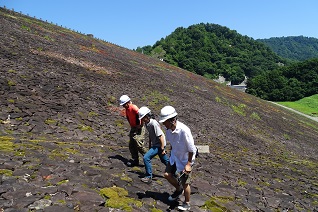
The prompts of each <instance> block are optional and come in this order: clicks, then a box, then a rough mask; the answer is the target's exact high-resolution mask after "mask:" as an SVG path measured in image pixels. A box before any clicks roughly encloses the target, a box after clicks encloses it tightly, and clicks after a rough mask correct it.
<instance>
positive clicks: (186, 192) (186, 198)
mask: <svg viewBox="0 0 318 212" xmlns="http://www.w3.org/2000/svg"><path fill="white" fill-rule="evenodd" d="M182 186H183V190H184V201H185V202H187V203H189V202H190V194H191V188H190V185H189V184H183V185H182Z"/></svg>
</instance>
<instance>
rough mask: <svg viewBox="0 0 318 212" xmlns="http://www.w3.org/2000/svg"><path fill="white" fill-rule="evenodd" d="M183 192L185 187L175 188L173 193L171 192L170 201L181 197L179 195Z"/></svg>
mask: <svg viewBox="0 0 318 212" xmlns="http://www.w3.org/2000/svg"><path fill="white" fill-rule="evenodd" d="M182 193H183V189H180V190H179V191H178V190H175V192H173V194H171V195H170V196H169V198H168V200H169V201H174V200H176V199H178V198H179V196H180V195H181V194H182Z"/></svg>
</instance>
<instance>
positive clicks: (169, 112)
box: [159, 106, 197, 211]
mask: <svg viewBox="0 0 318 212" xmlns="http://www.w3.org/2000/svg"><path fill="white" fill-rule="evenodd" d="M177 115H178V114H177V112H176V110H175V109H174V108H173V107H172V106H165V107H163V108H162V109H161V112H160V119H159V122H160V123H162V124H163V125H164V126H165V127H166V139H167V141H169V142H170V144H171V148H172V149H171V153H170V163H168V165H167V167H166V170H165V173H164V177H165V178H166V179H167V180H168V182H169V183H170V184H171V185H173V186H174V187H175V189H176V190H175V192H174V193H173V194H172V195H170V196H169V201H174V200H176V199H178V197H179V196H180V195H181V194H182V193H183V192H184V197H185V201H184V203H183V204H182V205H179V206H178V209H179V210H183V211H186V210H190V194H191V189H190V183H191V173H192V172H191V171H192V165H193V163H194V160H195V155H196V152H197V148H196V146H195V145H194V140H193V137H192V133H191V130H190V129H189V128H188V127H187V126H186V125H185V124H183V123H181V122H180V121H178V120H177ZM179 182H180V183H181V185H182V186H180V183H179Z"/></svg>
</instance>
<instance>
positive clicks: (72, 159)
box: [0, 8, 318, 211]
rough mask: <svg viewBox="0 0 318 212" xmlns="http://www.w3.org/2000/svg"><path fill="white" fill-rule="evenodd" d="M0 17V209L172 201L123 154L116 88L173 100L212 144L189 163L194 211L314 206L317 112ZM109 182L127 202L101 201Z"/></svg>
mask: <svg viewBox="0 0 318 212" xmlns="http://www.w3.org/2000/svg"><path fill="white" fill-rule="evenodd" d="M0 19H1V23H2V24H1V26H0V30H1V32H2V33H1V34H0V38H1V39H0V46H1V49H0V61H1V63H0V69H1V72H2V75H1V77H0V84H1V90H0V94H1V95H0V100H1V101H0V102H1V110H0V120H1V124H0V142H1V143H2V145H1V147H0V174H1V181H0V182H1V189H0V191H1V192H0V208H1V209H3V210H5V211H6V210H7V211H10V210H24V211H27V210H36V208H37V207H40V206H37V204H39V205H41V207H42V208H41V209H44V210H45V211H50V210H51V211H53V210H57V209H58V210H64V211H67V210H72V211H74V210H77V211H92V210H95V211H110V210H112V209H110V208H114V207H119V210H121V211H123V210H126V211H150V210H155V209H157V210H161V211H165V210H176V204H177V203H169V202H168V201H167V198H168V193H171V192H173V189H172V188H171V186H170V185H168V183H167V182H166V181H165V180H164V179H163V178H162V172H163V167H162V165H160V163H159V161H157V160H156V159H154V160H153V165H154V172H155V174H156V175H155V176H156V177H155V179H154V182H153V183H152V184H151V185H150V186H145V184H143V183H142V182H140V180H139V178H140V177H142V176H143V173H144V168H143V167H135V168H129V167H126V166H125V161H127V160H128V159H129V158H130V155H129V151H128V148H127V147H128V143H127V141H128V136H127V135H128V130H129V126H128V124H127V121H126V120H125V117H124V116H123V113H122V107H120V106H119V105H118V98H119V97H120V96H121V95H122V94H127V95H129V96H130V97H131V98H132V101H133V102H134V103H136V104H137V105H138V106H139V107H141V106H143V105H146V106H148V107H149V108H150V109H151V110H152V111H153V112H154V114H159V111H160V109H161V108H162V107H163V106H165V105H172V106H174V107H175V108H176V110H177V112H178V114H179V120H180V121H182V122H184V123H185V124H186V125H188V126H189V127H190V129H191V130H192V133H193V136H194V139H195V142H196V144H197V145H208V146H209V148H210V152H211V153H209V154H201V155H200V157H199V158H198V159H197V161H196V165H195V171H194V172H193V184H192V188H193V191H192V193H193V194H192V201H191V204H192V208H193V211H204V210H206V211H209V210H210V211H213V209H215V208H217V209H219V210H223V211H242V210H250V211H256V210H283V209H290V210H298V209H299V210H301V209H302V210H314V209H316V208H317V205H316V202H317V196H316V195H315V194H316V191H317V190H318V185H317V183H316V180H317V177H316V176H317V172H318V167H317V155H318V154H317V153H318V150H317V148H316V144H317V141H316V138H317V134H318V125H317V123H316V122H313V121H311V120H309V119H307V118H305V117H302V116H300V115H296V114H294V113H292V112H290V111H288V110H285V109H283V108H280V107H279V106H275V105H272V104H270V103H268V102H266V101H263V100H261V99H259V98H256V97H254V96H251V95H248V94H245V93H243V92H240V91H236V90H234V89H231V88H229V87H227V86H225V85H220V84H217V83H215V82H213V81H212V80H209V79H206V78H204V77H202V76H199V75H196V74H193V73H190V72H188V71H186V70H183V69H180V68H178V67H175V66H172V65H169V64H167V63H165V62H162V61H160V60H157V59H154V58H151V57H148V56H146V55H142V54H139V53H137V52H135V51H131V50H128V49H125V48H122V47H119V46H116V45H113V44H110V43H107V42H104V41H101V40H98V39H94V38H91V37H88V36H86V35H83V34H80V33H76V32H74V31H71V30H68V29H64V28H62V27H58V26H55V25H52V24H48V23H46V22H43V21H40V20H37V19H34V18H30V17H26V16H23V15H21V14H17V13H14V12H12V11H8V10H5V9H2V8H1V9H0ZM8 115H10V119H9V120H8ZM105 188H106V189H105ZM114 188H117V189H119V190H117V193H120V191H121V190H120V189H123V190H124V191H126V192H127V195H124V196H123V197H121V198H119V197H117V198H119V200H120V201H122V202H128V203H127V205H124V206H120V205H119V206H118V205H110V201H109V199H112V198H115V197H113V196H111V195H110V194H108V193H106V194H105V193H102V192H104V191H108V189H110V190H111V189H114ZM101 193H102V194H103V195H104V196H103V195H101ZM26 194H27V195H26ZM105 196H106V197H107V198H104V197H105ZM120 201H119V202H120ZM105 206H106V207H105ZM125 208H126V209H125Z"/></svg>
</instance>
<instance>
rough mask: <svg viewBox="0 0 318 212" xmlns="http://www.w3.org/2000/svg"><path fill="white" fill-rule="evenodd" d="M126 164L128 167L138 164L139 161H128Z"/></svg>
mask: <svg viewBox="0 0 318 212" xmlns="http://www.w3.org/2000/svg"><path fill="white" fill-rule="evenodd" d="M127 166H129V167H133V166H139V161H135V160H132V161H128V162H127Z"/></svg>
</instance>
